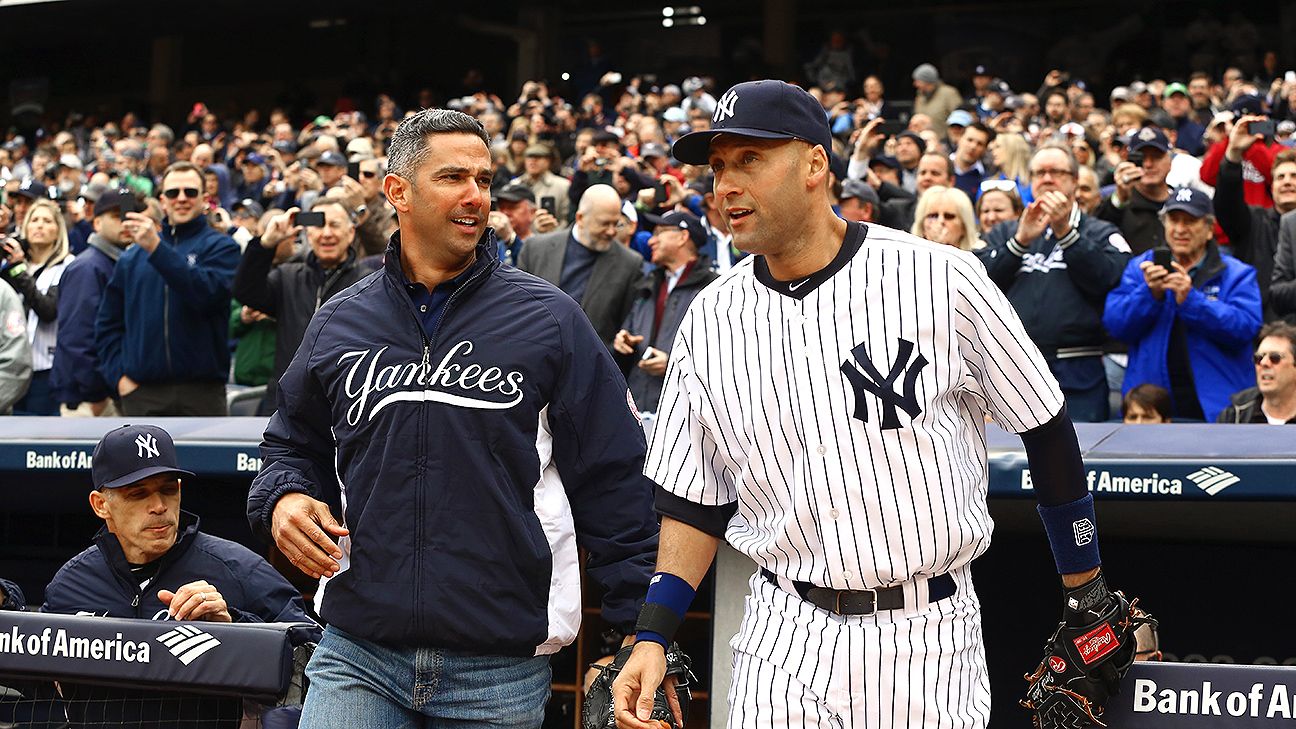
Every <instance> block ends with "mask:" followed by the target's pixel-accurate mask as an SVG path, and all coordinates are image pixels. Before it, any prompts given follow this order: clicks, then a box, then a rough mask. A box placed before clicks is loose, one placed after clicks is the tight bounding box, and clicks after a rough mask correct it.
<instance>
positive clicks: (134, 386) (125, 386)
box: [117, 375, 139, 397]
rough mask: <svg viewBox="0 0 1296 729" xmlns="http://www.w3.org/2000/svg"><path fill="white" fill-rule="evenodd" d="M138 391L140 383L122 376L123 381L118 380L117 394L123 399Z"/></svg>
mask: <svg viewBox="0 0 1296 729" xmlns="http://www.w3.org/2000/svg"><path fill="white" fill-rule="evenodd" d="M138 389H139V383H138V382H136V381H135V380H132V379H131V378H129V377H127V376H126V375H122V376H121V379H120V380H117V394H118V395H120V396H121V397H126V396H127V395H129V394H131V393H132V392H135V391H136V390H138Z"/></svg>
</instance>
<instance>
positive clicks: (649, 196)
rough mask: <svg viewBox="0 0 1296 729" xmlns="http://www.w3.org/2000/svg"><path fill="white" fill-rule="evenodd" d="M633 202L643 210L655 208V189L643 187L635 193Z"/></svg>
mask: <svg viewBox="0 0 1296 729" xmlns="http://www.w3.org/2000/svg"><path fill="white" fill-rule="evenodd" d="M635 204H636V205H638V206H639V207H640V208H642V209H644V210H656V209H657V191H656V190H654V189H652V188H651V187H645V188H644V189H642V190H640V191H639V192H638V193H636V194H635Z"/></svg>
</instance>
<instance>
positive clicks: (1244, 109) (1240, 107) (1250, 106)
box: [1229, 94, 1265, 115]
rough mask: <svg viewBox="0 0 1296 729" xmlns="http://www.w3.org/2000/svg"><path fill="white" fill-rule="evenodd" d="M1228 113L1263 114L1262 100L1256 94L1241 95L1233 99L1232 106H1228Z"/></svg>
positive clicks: (1263, 104)
mask: <svg viewBox="0 0 1296 729" xmlns="http://www.w3.org/2000/svg"><path fill="white" fill-rule="evenodd" d="M1229 111H1231V112H1233V113H1234V114H1257V115H1258V114H1264V113H1265V103H1264V99H1262V98H1260V97H1259V96H1257V95H1256V94H1243V95H1241V96H1239V97H1237V98H1236V99H1234V100H1233V103H1232V104H1229Z"/></svg>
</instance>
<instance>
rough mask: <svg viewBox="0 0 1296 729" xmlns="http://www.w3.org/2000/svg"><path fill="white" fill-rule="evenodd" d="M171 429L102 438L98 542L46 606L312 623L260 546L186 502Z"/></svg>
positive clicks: (94, 470) (94, 502) (60, 579)
mask: <svg viewBox="0 0 1296 729" xmlns="http://www.w3.org/2000/svg"><path fill="white" fill-rule="evenodd" d="M192 475H193V474H192V473H190V472H189V471H185V470H183V469H181V468H179V467H178V465H177V459H176V454H175V445H174V444H173V443H172V441H171V436H170V434H168V433H167V432H166V431H165V430H163V429H162V428H159V427H157V426H155V425H123V426H121V427H120V428H116V429H114V430H111V431H109V432H108V433H107V434H106V435H104V437H103V439H102V440H100V441H99V444H98V445H97V446H95V452H94V457H93V460H92V461H91V476H92V478H93V482H94V490H93V491H91V492H90V508H91V509H93V510H94V513H95V515H96V516H98V517H99V518H101V519H103V520H104V526H103V528H102V529H100V530H99V533H98V534H96V535H95V538H94V542H95V543H94V545H93V546H91V547H90V548H88V549H86V550H85V551H84V552H82V553H81V554H78V555H77V556H75V557H73V558H72V559H71V560H69V561H68V562H67V564H65V565H63V567H61V568H60V569H59V571H58V572H57V573H56V574H55V575H54V579H53V580H51V581H50V583H49V585H48V586H47V587H46V588H45V605H44V607H42V608H41V609H42V610H43V611H45V612H52V613H67V614H94V615H100V616H106V617H114V618H151V619H153V620H210V621H215V622H224V623H228V622H255V623H261V622H294V623H296V622H301V623H306V622H311V620H310V618H309V617H307V615H306V611H305V607H304V605H303V603H302V598H301V595H300V594H299V593H298V592H297V590H296V589H295V588H293V586H292V585H291V584H289V582H288V581H287V580H286V579H284V578H283V577H282V576H281V575H280V574H279V573H278V572H277V571H275V569H274V568H273V567H271V566H270V564H269V563H268V562H266V561H265V560H264V559H262V558H261V557H260V556H258V555H257V554H256V553H254V552H253V551H252V550H250V549H248V548H247V547H244V546H242V545H240V544H237V543H235V542H231V541H228V540H225V539H221V538H220V537H214V536H212V535H210V534H204V533H203V532H201V531H199V528H198V517H196V516H194V515H193V514H190V513H188V512H185V511H181V510H180V479H181V477H182V476H192Z"/></svg>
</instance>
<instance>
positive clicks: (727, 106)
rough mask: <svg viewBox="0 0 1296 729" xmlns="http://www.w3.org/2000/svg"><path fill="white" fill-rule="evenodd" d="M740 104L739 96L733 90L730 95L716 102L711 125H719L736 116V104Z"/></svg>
mask: <svg viewBox="0 0 1296 729" xmlns="http://www.w3.org/2000/svg"><path fill="white" fill-rule="evenodd" d="M736 103H738V94H737V93H736V92H735V91H733V90H732V89H730V90H729V93H727V94H725V95H724V96H721V97H720V100H719V101H717V102H716V110H715V114H712V115H711V123H712V124H719V123H720V122H722V121H724V120H725V119H728V118H729V117H731V116H733V115H734V104H736Z"/></svg>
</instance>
